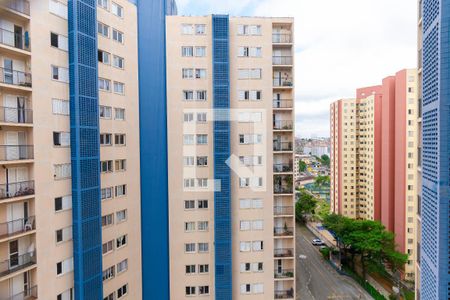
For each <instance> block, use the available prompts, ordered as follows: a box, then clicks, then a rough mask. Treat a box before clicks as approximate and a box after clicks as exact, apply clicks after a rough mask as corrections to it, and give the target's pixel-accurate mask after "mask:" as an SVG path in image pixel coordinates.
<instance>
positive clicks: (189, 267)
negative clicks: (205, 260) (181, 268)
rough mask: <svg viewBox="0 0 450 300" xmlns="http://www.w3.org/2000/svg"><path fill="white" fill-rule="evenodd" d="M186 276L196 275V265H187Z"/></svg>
mask: <svg viewBox="0 0 450 300" xmlns="http://www.w3.org/2000/svg"><path fill="white" fill-rule="evenodd" d="M185 269H186V274H195V265H186V266H185Z"/></svg>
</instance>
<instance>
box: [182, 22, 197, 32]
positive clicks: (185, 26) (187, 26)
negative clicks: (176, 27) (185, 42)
mask: <svg viewBox="0 0 450 300" xmlns="http://www.w3.org/2000/svg"><path fill="white" fill-rule="evenodd" d="M181 33H182V34H193V33H194V30H193V27H192V24H182V25H181Z"/></svg>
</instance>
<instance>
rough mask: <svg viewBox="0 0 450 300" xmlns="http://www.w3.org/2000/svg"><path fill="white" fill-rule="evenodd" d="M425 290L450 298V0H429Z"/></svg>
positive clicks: (423, 294) (429, 298)
mask: <svg viewBox="0 0 450 300" xmlns="http://www.w3.org/2000/svg"><path fill="white" fill-rule="evenodd" d="M422 9H423V82H422V86H423V107H422V109H423V120H422V128H423V129H422V131H423V132H422V145H423V154H422V161H423V173H422V241H421V251H420V253H421V269H422V272H421V290H420V298H421V299H425V300H438V299H450V275H449V270H450V257H449V249H450V240H449V236H450V187H449V184H450V109H449V108H450V0H424V1H423V8H422Z"/></svg>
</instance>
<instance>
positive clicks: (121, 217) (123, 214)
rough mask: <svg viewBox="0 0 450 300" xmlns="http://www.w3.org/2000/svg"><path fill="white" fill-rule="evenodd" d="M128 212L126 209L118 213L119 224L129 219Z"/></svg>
mask: <svg viewBox="0 0 450 300" xmlns="http://www.w3.org/2000/svg"><path fill="white" fill-rule="evenodd" d="M127 215H128V211H127V210H126V209H123V210H119V211H118V212H116V219H117V223H119V222H123V221H125V220H126V219H127Z"/></svg>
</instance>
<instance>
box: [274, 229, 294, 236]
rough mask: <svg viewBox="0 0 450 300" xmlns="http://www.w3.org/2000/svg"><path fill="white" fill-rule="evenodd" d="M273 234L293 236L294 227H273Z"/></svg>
mask: <svg viewBox="0 0 450 300" xmlns="http://www.w3.org/2000/svg"><path fill="white" fill-rule="evenodd" d="M273 234H274V235H275V236H293V235H294V227H274V228H273Z"/></svg>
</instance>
